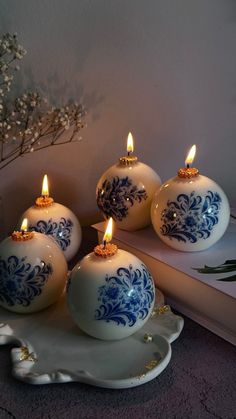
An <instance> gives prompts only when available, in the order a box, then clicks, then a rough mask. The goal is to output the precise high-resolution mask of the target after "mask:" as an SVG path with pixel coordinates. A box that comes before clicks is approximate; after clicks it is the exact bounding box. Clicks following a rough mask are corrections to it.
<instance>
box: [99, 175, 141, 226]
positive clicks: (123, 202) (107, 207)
mask: <svg viewBox="0 0 236 419" xmlns="http://www.w3.org/2000/svg"><path fill="white" fill-rule="evenodd" d="M146 199H147V192H146V190H145V189H138V187H137V186H136V185H133V184H132V180H131V179H129V178H128V176H126V177H124V178H119V177H118V176H115V177H112V178H110V179H105V180H104V182H103V184H102V187H101V188H99V189H98V192H97V205H98V207H99V208H100V210H101V211H102V212H103V213H104V214H105V216H106V217H107V218H109V217H112V218H113V219H114V220H118V221H121V220H122V219H123V218H125V217H127V215H128V212H129V208H130V207H132V206H133V205H134V203H135V202H138V203H140V202H142V201H143V200H146Z"/></svg>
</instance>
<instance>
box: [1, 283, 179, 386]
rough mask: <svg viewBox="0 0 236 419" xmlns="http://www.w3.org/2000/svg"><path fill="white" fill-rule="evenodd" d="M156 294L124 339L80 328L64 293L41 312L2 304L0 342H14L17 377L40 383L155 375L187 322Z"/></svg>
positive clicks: (128, 381) (100, 382)
mask: <svg viewBox="0 0 236 419" xmlns="http://www.w3.org/2000/svg"><path fill="white" fill-rule="evenodd" d="M156 294H157V296H158V298H157V300H156V306H155V310H154V311H155V314H154V315H153V316H152V317H151V318H150V319H149V320H148V321H147V323H146V324H145V325H144V326H143V328H142V329H140V330H139V331H138V332H136V333H135V334H134V335H132V336H130V337H128V338H126V339H122V340H118V341H102V340H98V339H95V338H92V337H90V336H88V335H86V334H85V333H83V332H82V331H80V329H79V328H78V327H77V326H76V325H75V324H74V323H73V320H72V318H71V316H70V314H69V311H68V309H67V306H66V302H65V296H64V295H63V296H62V297H61V299H60V300H59V301H58V303H56V304H54V305H53V306H51V307H50V308H48V309H46V310H44V311H41V312H39V313H34V314H27V315H21V314H16V313H11V312H8V311H7V310H4V309H0V345H6V344H11V345H13V348H12V349H11V357H12V373H13V375H14V377H15V378H17V379H18V380H21V381H24V382H27V383H30V384H34V385H37V384H50V383H66V382H71V381H77V382H81V383H87V384H91V385H94V386H98V387H104V388H114V389H121V388H128V387H135V386H138V385H141V384H144V383H146V382H148V381H150V380H152V379H154V378H155V377H157V376H158V375H159V374H160V373H161V372H162V371H163V370H164V369H165V368H166V367H167V365H168V363H169V361H170V359H171V345H170V344H171V342H173V341H174V340H175V339H177V338H178V336H179V335H180V333H181V331H182V328H183V325H184V321H183V319H182V317H180V316H177V315H175V314H173V313H172V311H171V310H170V309H167V311H164V312H163V313H162V314H158V313H159V311H160V310H158V308H159V307H162V306H163V304H164V297H163V295H162V294H161V292H160V291H157V293H156ZM156 313H157V314H156ZM145 334H150V335H151V336H152V341H151V342H148V343H145V341H144V335H145Z"/></svg>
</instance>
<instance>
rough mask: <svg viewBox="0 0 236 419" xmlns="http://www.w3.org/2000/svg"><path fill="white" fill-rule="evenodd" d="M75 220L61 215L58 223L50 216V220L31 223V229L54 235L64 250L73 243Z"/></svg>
mask: <svg viewBox="0 0 236 419" xmlns="http://www.w3.org/2000/svg"><path fill="white" fill-rule="evenodd" d="M72 228H73V222H72V221H71V220H70V219H66V218H64V217H61V219H60V221H59V222H58V223H57V222H56V221H53V220H52V218H50V219H49V220H48V221H44V220H39V221H38V222H37V224H36V225H30V226H29V230H30V231H37V232H38V233H43V234H47V235H49V236H53V237H54V239H55V240H56V242H57V243H58V244H59V246H60V247H61V249H62V250H64V251H65V250H66V249H67V247H68V246H70V243H71V233H72Z"/></svg>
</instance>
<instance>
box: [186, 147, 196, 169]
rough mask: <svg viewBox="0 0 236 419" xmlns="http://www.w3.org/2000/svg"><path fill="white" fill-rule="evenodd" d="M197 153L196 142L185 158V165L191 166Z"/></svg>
mask: <svg viewBox="0 0 236 419" xmlns="http://www.w3.org/2000/svg"><path fill="white" fill-rule="evenodd" d="M195 154H196V146H195V144H194V145H193V146H192V147H191V148H190V150H189V152H188V155H187V157H186V160H185V165H186V166H187V167H189V165H190V164H192V162H193V160H194V157H195Z"/></svg>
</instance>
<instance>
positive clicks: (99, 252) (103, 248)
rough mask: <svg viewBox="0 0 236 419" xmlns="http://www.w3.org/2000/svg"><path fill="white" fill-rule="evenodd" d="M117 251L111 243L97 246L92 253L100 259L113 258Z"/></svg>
mask: <svg viewBox="0 0 236 419" xmlns="http://www.w3.org/2000/svg"><path fill="white" fill-rule="evenodd" d="M117 249H118V247H117V246H116V244H112V243H107V244H106V245H104V244H98V245H97V246H96V247H95V248H94V253H95V255H96V256H99V257H102V258H108V257H110V256H114V255H115V253H116V252H117Z"/></svg>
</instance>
